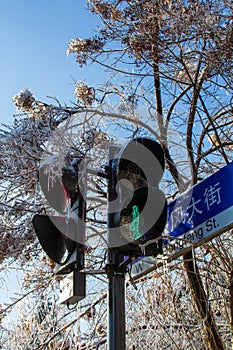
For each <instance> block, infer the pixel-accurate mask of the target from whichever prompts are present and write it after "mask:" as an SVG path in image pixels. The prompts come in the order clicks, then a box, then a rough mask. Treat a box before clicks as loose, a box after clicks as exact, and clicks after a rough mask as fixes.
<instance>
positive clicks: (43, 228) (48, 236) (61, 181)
mask: <svg viewBox="0 0 233 350" xmlns="http://www.w3.org/2000/svg"><path fill="white" fill-rule="evenodd" d="M46 169H48V162H47V164H46V167H45V166H42V167H41V168H40V171H39V181H40V185H41V188H42V191H43V193H44V195H45V198H46V199H47V201H48V202H49V204H50V205H51V207H52V208H53V209H55V210H56V211H57V212H58V213H59V214H60V215H41V214H37V215H35V216H34V218H33V220H32V223H33V226H34V229H35V232H36V234H37V237H38V240H39V242H40V244H41V246H42V248H43V249H44V251H45V252H46V254H47V255H48V256H49V257H50V258H51V259H52V260H53V261H54V262H55V263H57V264H58V271H57V274H68V273H70V272H73V271H80V270H82V269H83V267H84V235H85V214H86V203H85V198H84V197H85V175H83V182H82V181H79V178H78V174H79V163H78V162H77V161H75V160H74V161H73V162H70V163H68V164H66V166H65V167H63V169H62V175H61V176H60V177H59V176H54V177H53V178H52V181H51V180H50V178H49V175H48V172H47V170H46Z"/></svg>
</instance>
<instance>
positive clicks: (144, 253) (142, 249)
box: [140, 246, 146, 256]
mask: <svg viewBox="0 0 233 350" xmlns="http://www.w3.org/2000/svg"><path fill="white" fill-rule="evenodd" d="M140 248H141V251H142V255H144V256H145V255H146V247H145V246H140Z"/></svg>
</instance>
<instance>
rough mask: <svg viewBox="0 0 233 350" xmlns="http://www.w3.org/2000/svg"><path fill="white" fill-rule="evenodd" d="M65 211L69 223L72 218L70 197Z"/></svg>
mask: <svg viewBox="0 0 233 350" xmlns="http://www.w3.org/2000/svg"><path fill="white" fill-rule="evenodd" d="M65 211H66V215H65V217H66V224H67V225H68V222H69V220H70V218H71V200H70V198H69V199H67V201H66V208H65Z"/></svg>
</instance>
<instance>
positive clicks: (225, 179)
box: [131, 162, 233, 278]
mask: <svg viewBox="0 0 233 350" xmlns="http://www.w3.org/2000/svg"><path fill="white" fill-rule="evenodd" d="M232 227H233V162H232V163H230V164H228V165H226V166H224V167H223V168H221V169H220V170H219V171H217V172H216V173H215V174H213V175H211V176H209V177H208V178H207V179H205V180H203V181H201V182H199V183H198V184H197V185H195V186H193V187H192V188H190V189H189V190H188V191H186V192H185V193H183V194H182V195H180V196H179V197H178V198H177V199H175V200H174V201H173V202H171V203H170V204H169V205H168V220H167V225H166V228H165V230H164V233H163V236H164V238H163V254H162V255H160V256H158V257H157V258H150V257H149V258H141V259H137V261H135V263H134V264H133V268H132V273H131V274H132V276H133V277H134V278H136V277H137V276H139V277H140V276H142V275H145V274H146V273H148V272H150V271H152V270H153V269H155V268H156V267H157V266H158V259H159V258H160V259H167V260H168V261H171V260H173V259H175V258H177V257H178V256H180V255H182V254H184V253H185V252H186V251H187V249H190V247H192V246H198V245H200V244H202V243H203V242H206V241H208V240H210V239H212V238H213V237H216V236H217V235H219V234H221V233H222V232H225V231H227V230H228V229H230V228H232Z"/></svg>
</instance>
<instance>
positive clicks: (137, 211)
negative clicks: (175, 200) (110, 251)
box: [108, 137, 167, 257]
mask: <svg viewBox="0 0 233 350" xmlns="http://www.w3.org/2000/svg"><path fill="white" fill-rule="evenodd" d="M111 158H112V159H111ZM164 167H165V159H164V153H163V149H162V147H161V146H160V144H159V143H158V142H156V141H154V140H153V139H150V138H145V137H139V138H135V139H133V140H131V141H130V142H128V143H127V145H126V146H125V147H123V148H122V149H120V151H118V153H117V154H115V155H113V156H110V161H109V189H108V201H109V202H108V226H109V246H110V247H113V248H114V247H115V248H116V247H118V251H119V252H120V253H121V254H124V255H128V256H134V257H136V256H142V255H145V256H156V255H158V254H160V253H162V239H161V238H159V237H160V236H161V234H162V232H163V230H164V227H165V224H166V221H167V201H166V198H165V195H164V193H163V192H162V191H161V190H160V189H159V188H158V184H159V182H160V180H161V178H162V175H163V172H164Z"/></svg>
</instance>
